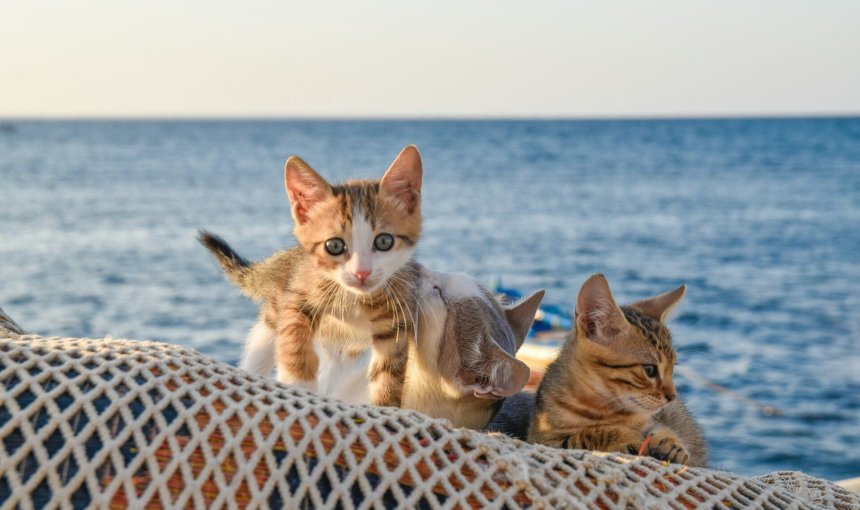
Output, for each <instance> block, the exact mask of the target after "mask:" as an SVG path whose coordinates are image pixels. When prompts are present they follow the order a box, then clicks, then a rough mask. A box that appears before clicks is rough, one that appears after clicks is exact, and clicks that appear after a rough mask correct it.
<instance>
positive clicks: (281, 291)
mask: <svg viewBox="0 0 860 510" xmlns="http://www.w3.org/2000/svg"><path fill="white" fill-rule="evenodd" d="M421 179H422V169H421V158H420V155H419V153H418V150H417V149H416V148H415V147H414V146H411V145H410V146H407V147H406V148H404V149H403V150H402V151H401V152H400V154H399V155H398V156H397V158H396V159H395V160H394V162H393V163H392V164H391V166H390V167H389V169H388V170H387V171H386V172H385V175H384V176H383V177H382V179H381V180H380V181H367V180H355V181H348V182H346V183H344V184H341V185H331V184H329V183H328V182H326V181H325V179H323V178H322V177H321V176H320V175H319V174H317V173H316V172H315V171H314V170H313V169H312V168H311V167H310V166H308V165H307V164H306V163H305V162H304V161H302V160H301V159H299V158H298V157H296V156H292V157H290V158H289V159H288V160H287V164H286V168H285V171H284V180H285V184H286V188H287V193H288V195H289V198H290V206H291V210H292V215H293V219H294V220H295V229H294V233H295V236H296V239H297V240H298V241H299V246H298V247H296V248H293V249H291V250H289V251H286V252H281V253H280V254H278V255H276V257H280V258H277V259H270V260H272V263H270V264H267V265H265V266H264V269H265V270H264V271H263V272H259V271H249V270H248V269H249V267H251V266H250V264H249V263H248V262H247V261H245V260H243V259H242V258H241V257H239V256H238V255H237V254H236V253H235V252H233V250H232V249H230V247H229V246H228V245H227V244H226V243H224V242H223V241H222V240H221V239H219V238H217V237H215V236H213V235H211V234H207V233H205V232H203V233H201V238H200V239H201V242H203V243H204V244H205V245H206V246H207V248H209V249H210V251H212V252H213V253H214V254H215V256H216V258H217V259H218V260H219V262H220V263H221V265H222V267H223V268H224V269H225V271H226V272H227V274H228V276H230V278H231V279H233V280H234V281H235V282H236V283H237V284H238V285H239V286H240V288H242V289H243V290H244V291H245V292H246V293H248V292H249V291H248V288H249V287H252V286H253V285H254V284H257V285H258V286H259V288H256V290H254V291H251V293H252V294H254V295H252V297H254V298H257V299H262V300H263V304H262V306H261V310H260V319H259V321H258V323H257V324H256V325H255V326H254V328H253V329H252V330H251V333H250V334H249V336H248V339H247V340H246V351H245V355H244V357H243V360H242V363H241V366H242V367H243V368H246V369H249V370H251V371H254V372H257V373H260V374H266V373H267V372H268V371H269V370H271V361H270V360H271V359H272V350H271V345H272V343H273V342H274V346H275V349H274V351H275V352H274V359H275V361H276V365H277V371H278V380H279V381H281V382H286V383H291V384H297V385H300V386H303V387H306V388H308V389H312V390H315V389H316V387H317V385H316V379H317V370H318V367H319V357H318V355H317V352H316V351H315V349H314V345H313V340H314V339H315V338H316V339H317V340H318V341H320V342H324V343H328V344H333V345H336V347H337V348H338V349H339V350H341V351H344V352H347V353H354V354H355V355H359V354H360V353H362V352H364V351H365V350H366V349H367V348H368V347H371V348H372V354H371V360H370V366H369V368H368V379H369V381H370V396H371V400H372V402H373V403H375V404H378V405H388V406H399V405H400V398H401V392H402V383H403V371H404V370H405V368H406V356H407V349H408V342H407V339H408V338H409V337H411V336H413V335H414V330H415V320H416V307H415V294H416V292H417V278H418V266H417V264H416V263H415V262H414V261H413V260H412V256H413V253H414V251H415V244H416V243H417V242H418V238H419V236H420V233H421V213H420V193H421ZM267 272H268V273H267ZM267 275H268V278H267Z"/></svg>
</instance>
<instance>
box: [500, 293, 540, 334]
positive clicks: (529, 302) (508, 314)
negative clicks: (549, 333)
mask: <svg viewBox="0 0 860 510" xmlns="http://www.w3.org/2000/svg"><path fill="white" fill-rule="evenodd" d="M543 295H544V291H542V290H539V291H537V292H535V293H534V294H532V295H531V296H529V297H527V298H525V299H523V300H522V301H520V302H519V303H517V304H515V305H513V306H511V307H509V308H505V318H506V319H508V324H510V326H511V329H512V330H513V332H514V336H515V337H516V339H517V349H519V348H520V346H521V345H523V341H525V339H526V336H528V334H529V329H530V328H531V327H532V323H533V322H534V321H535V313H536V312H537V310H538V307H539V306H540V302H541V300H542V299H543Z"/></svg>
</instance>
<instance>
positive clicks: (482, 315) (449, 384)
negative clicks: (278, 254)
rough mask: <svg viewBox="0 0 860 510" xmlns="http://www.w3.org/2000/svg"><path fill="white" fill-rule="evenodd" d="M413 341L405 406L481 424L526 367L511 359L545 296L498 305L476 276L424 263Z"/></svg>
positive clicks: (519, 384)
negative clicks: (435, 268)
mask: <svg viewBox="0 0 860 510" xmlns="http://www.w3.org/2000/svg"><path fill="white" fill-rule="evenodd" d="M420 288H421V292H420V299H419V304H420V306H419V309H420V314H419V320H418V336H417V341H416V342H412V343H410V345H409V361H408V364H407V369H406V382H405V384H404V389H403V407H405V408H409V409H415V410H417V411H420V412H422V413H424V414H428V415H430V416H433V417H437V418H447V419H448V420H450V421H451V423H452V424H453V425H454V426H455V427H468V428H471V429H476V430H479V429H483V428H484V427H485V426H486V425H487V422H489V421H490V419H491V418H492V416H493V414H495V412H496V411H497V410H498V408H499V406H500V404H501V402H502V401H503V399H504V398H506V397H508V396H510V395H514V394H516V393H517V392H518V391H520V390H522V388H523V387H524V386H525V384H526V383H527V382H528V378H529V368H528V366H527V365H526V364H525V363H523V362H522V361H520V360H518V359H516V357H515V356H516V352H517V350H518V349H519V348H520V346H521V345H522V343H523V341H524V340H525V338H526V336H527V335H528V331H529V328H530V327H531V324H532V322H533V321H534V317H535V312H536V311H537V308H538V306H539V305H540V302H541V299H542V298H543V294H544V293H543V291H538V292H536V293H534V294H532V295H531V296H529V297H527V298H525V299H523V300H521V301H520V302H518V303H516V304H514V305H507V306H502V305H500V304H499V302H498V301H497V300H496V299H494V297H493V295H492V294H490V292H489V291H487V290H486V289H485V288H483V287H482V286H481V285H480V284H478V282H477V281H475V280H474V279H473V278H471V277H469V276H466V275H463V274H443V273H435V272H432V271H428V270H427V269H422V275H421V287H420Z"/></svg>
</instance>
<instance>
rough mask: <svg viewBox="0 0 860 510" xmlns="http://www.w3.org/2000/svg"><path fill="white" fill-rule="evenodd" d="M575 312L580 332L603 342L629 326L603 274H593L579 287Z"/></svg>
mask: <svg viewBox="0 0 860 510" xmlns="http://www.w3.org/2000/svg"><path fill="white" fill-rule="evenodd" d="M575 315H576V326H575V327H576V331H577V333H581V334H583V335H585V337H586V338H588V339H590V340H593V341H595V342H597V343H601V344H607V343H610V342H611V341H612V339H613V338H614V337H616V336H617V335H618V334H619V333H621V332H623V331H624V330H626V329H627V328H629V327H630V324H628V323H627V319H625V318H624V313H623V312H622V311H621V308H619V307H618V304H617V303H616V302H615V298H614V297H613V296H612V291H611V290H609V282H607V281H606V278H605V277H604V276H603V275H602V274H596V275H593V276H591V277H590V278H589V279H588V280H586V281H585V283H583V284H582V287H580V289H579V295H578V296H577V298H576V313H575Z"/></svg>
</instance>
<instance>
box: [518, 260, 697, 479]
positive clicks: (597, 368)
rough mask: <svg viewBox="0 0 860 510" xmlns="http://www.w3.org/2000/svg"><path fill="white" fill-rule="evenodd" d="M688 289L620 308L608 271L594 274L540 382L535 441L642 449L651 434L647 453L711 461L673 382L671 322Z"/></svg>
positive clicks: (679, 459) (533, 422)
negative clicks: (571, 327) (567, 336)
mask: <svg viewBox="0 0 860 510" xmlns="http://www.w3.org/2000/svg"><path fill="white" fill-rule="evenodd" d="M684 291H685V287H684V286H683V285H682V286H681V287H679V288H677V289H675V290H673V291H670V292H667V293H665V294H661V295H659V296H657V297H654V298H651V299H646V300H644V301H640V302H638V303H634V304H632V305H630V306H626V307H619V306H618V305H617V304H616V302H615V299H614V298H613V296H612V292H611V291H610V290H609V284H608V283H607V282H606V279H605V278H604V277H603V275H594V276H592V277H591V278H589V279H588V280H587V281H586V282H585V283H584V284H583V285H582V288H581V289H580V291H579V296H578V297H577V301H576V318H575V325H574V332H573V334H572V335H571V337H570V339H569V341H568V342H567V343H565V345H564V346H563V347H562V349H561V352H560V354H559V356H558V358H557V359H556V360H555V361H554V362H553V363H552V364H551V365H550V366H549V368H548V369H547V371H546V375H545V376H544V378H543V381H542V382H541V384H540V387H539V388H538V391H537V396H536V398H535V403H534V405H535V413H534V417H533V419H532V420H531V427H530V429H529V435H528V439H529V441H531V442H536V443H543V444H546V445H550V446H561V447H563V448H582V449H588V450H601V451H619V452H625V453H633V454H636V453H637V452H638V451H639V449H640V447H641V445H642V444H643V442H644V440H645V438H646V437H647V436H648V435H649V434H650V435H651V436H652V438H651V441H650V442H649V444H648V449H647V454H648V455H650V456H652V457H655V458H657V459H661V460H667V461H669V462H676V463H681V464H689V465H691V466H704V465H705V462H706V457H707V450H706V447H705V441H704V437H703V436H702V433H701V430H699V428H698V426H697V425H696V424H695V422H694V421H693V420H692V418H691V417H690V415H689V413H688V412H687V410H686V408H685V407H684V406H683V404H681V402H680V401H679V400H678V399H677V394H676V392H675V385H674V384H673V383H672V370H673V366H674V364H675V350H674V349H673V348H672V337H671V335H670V334H669V330H668V329H667V328H666V326H665V322H664V321H665V319H666V315H667V314H668V312H669V310H670V309H671V308H672V307H673V306H675V305H676V304H677V303H678V302H679V301H680V300H681V298H682V297H683V296H684Z"/></svg>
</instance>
